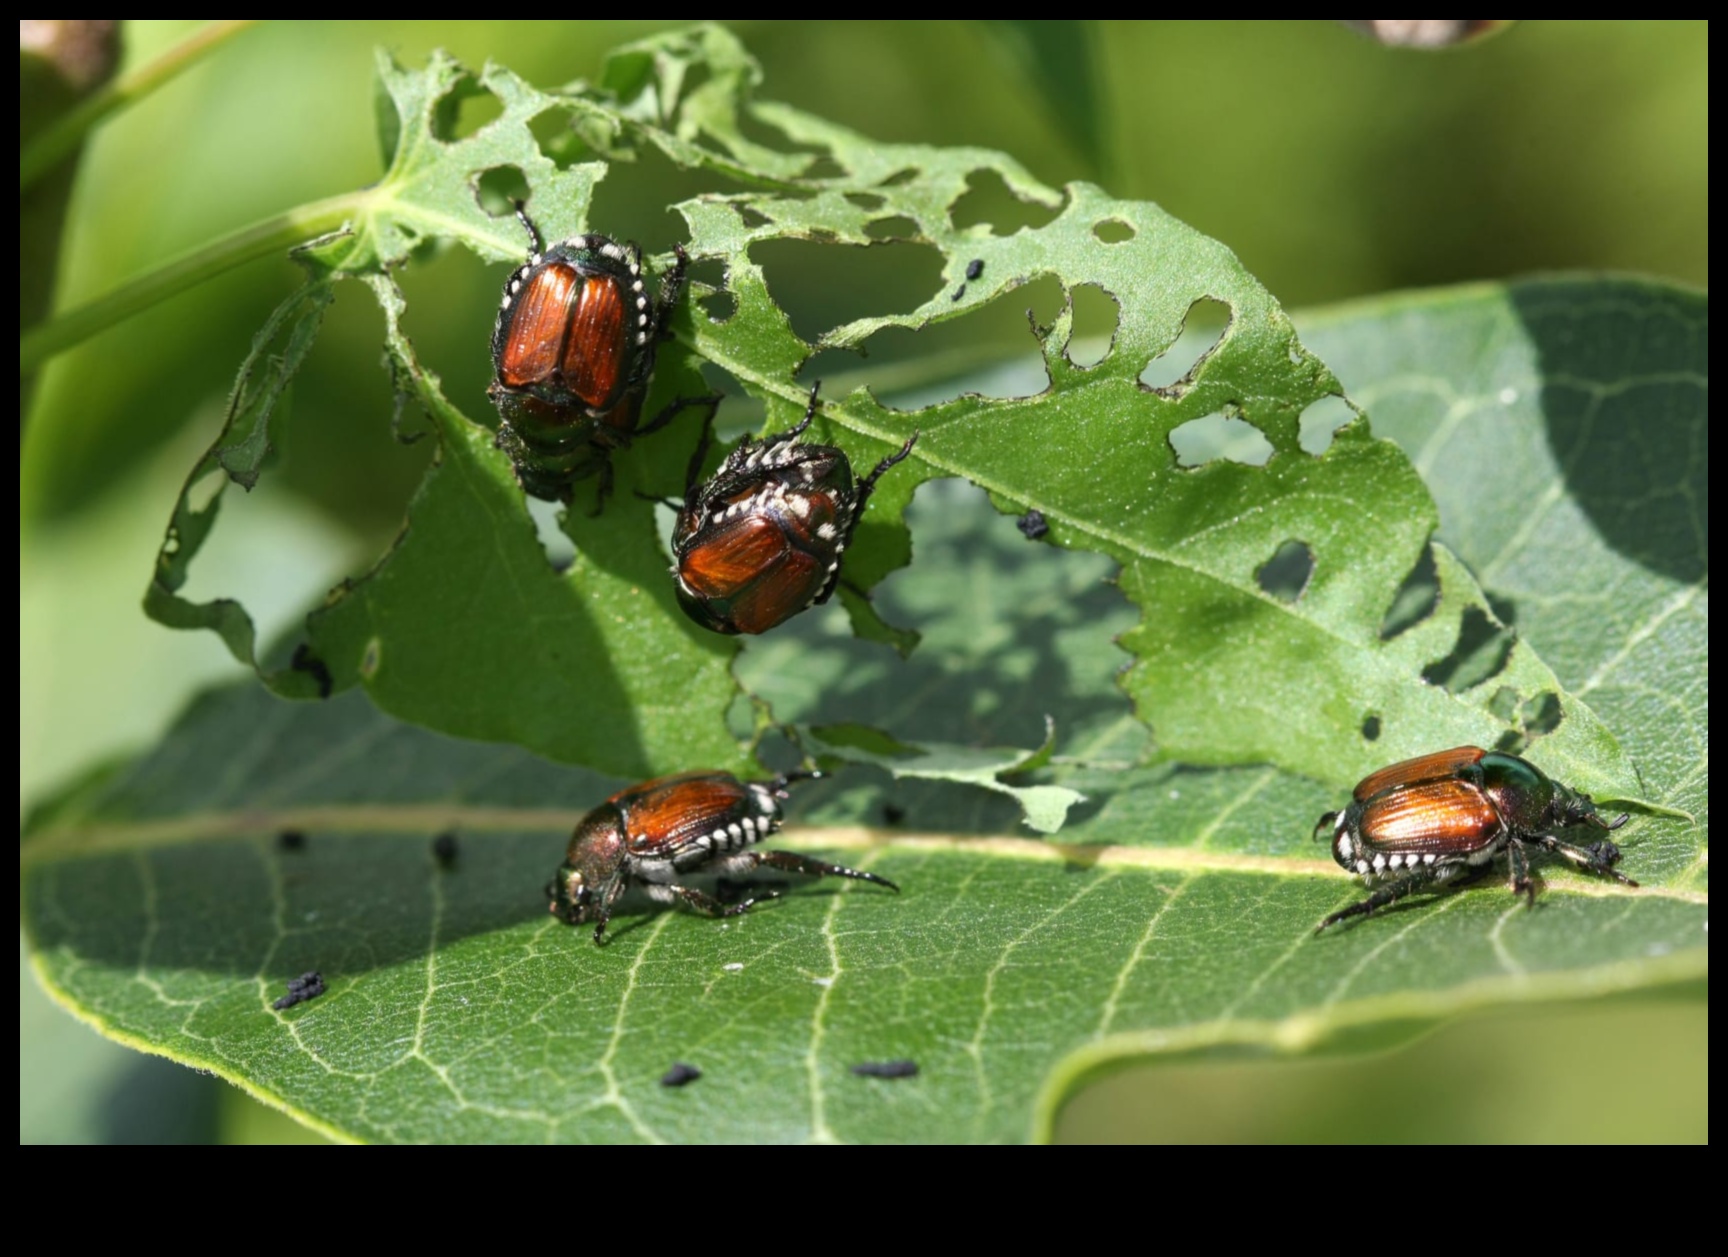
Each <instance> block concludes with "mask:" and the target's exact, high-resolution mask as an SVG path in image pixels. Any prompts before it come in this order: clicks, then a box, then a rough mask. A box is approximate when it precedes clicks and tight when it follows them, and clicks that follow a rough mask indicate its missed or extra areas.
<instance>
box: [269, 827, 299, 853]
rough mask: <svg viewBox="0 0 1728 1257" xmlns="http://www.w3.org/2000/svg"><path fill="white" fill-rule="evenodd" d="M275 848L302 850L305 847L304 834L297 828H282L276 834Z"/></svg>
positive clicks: (279, 849)
mask: <svg viewBox="0 0 1728 1257" xmlns="http://www.w3.org/2000/svg"><path fill="white" fill-rule="evenodd" d="M276 849H277V850H278V851H304V850H305V849H306V835H305V834H303V833H301V832H300V831H299V830H298V829H284V830H283V831H282V832H281V833H279V834H277V835H276Z"/></svg>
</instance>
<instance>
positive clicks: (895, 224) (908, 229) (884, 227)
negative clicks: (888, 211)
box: [864, 214, 920, 240]
mask: <svg viewBox="0 0 1728 1257" xmlns="http://www.w3.org/2000/svg"><path fill="white" fill-rule="evenodd" d="M864 234H865V235H867V236H869V237H870V238H871V239H872V240H912V239H916V238H917V237H918V236H919V234H920V232H919V229H918V223H917V221H916V220H915V219H911V218H908V217H906V215H904V214H896V215H895V216H894V217H892V218H877V219H872V220H871V221H870V222H868V223H866V224H865V225H864Z"/></svg>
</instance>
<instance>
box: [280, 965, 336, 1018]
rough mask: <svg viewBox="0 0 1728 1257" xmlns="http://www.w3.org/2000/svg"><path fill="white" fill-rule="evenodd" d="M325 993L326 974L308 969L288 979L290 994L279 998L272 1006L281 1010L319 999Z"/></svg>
mask: <svg viewBox="0 0 1728 1257" xmlns="http://www.w3.org/2000/svg"><path fill="white" fill-rule="evenodd" d="M322 994H324V975H323V974H321V973H319V972H318V971H317V970H316V969H311V970H308V971H307V972H305V973H303V974H301V975H300V976H299V977H297V978H289V979H288V994H286V995H284V996H283V997H282V998H281V999H279V1000H277V1001H276V1002H275V1003H274V1004H272V1005H270V1007H272V1008H274V1009H276V1010H277V1011H278V1012H280V1011H281V1010H282V1009H284V1008H292V1007H294V1005H296V1004H304V1003H305V1002H306V1001H307V1000H309V999H317V998H318V997H319V996H320V995H322Z"/></svg>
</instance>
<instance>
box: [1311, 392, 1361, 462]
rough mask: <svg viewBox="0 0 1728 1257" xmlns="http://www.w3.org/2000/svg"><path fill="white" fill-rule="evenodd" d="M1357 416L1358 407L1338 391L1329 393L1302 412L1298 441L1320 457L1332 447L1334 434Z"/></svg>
mask: <svg viewBox="0 0 1728 1257" xmlns="http://www.w3.org/2000/svg"><path fill="white" fill-rule="evenodd" d="M1354 418H1356V408H1355V407H1354V406H1352V405H1351V404H1350V403H1349V402H1347V401H1345V400H1344V398H1343V397H1341V396H1339V395H1338V394H1337V393H1328V394H1326V396H1324V397H1322V398H1320V399H1319V400H1318V401H1315V402H1311V403H1309V405H1308V409H1306V410H1304V411H1303V412H1302V418H1301V419H1300V421H1299V422H1300V425H1301V435H1300V436H1299V437H1298V438H1297V443H1298V444H1299V445H1301V447H1302V449H1303V450H1304V451H1305V452H1307V453H1309V454H1312V455H1314V456H1315V457H1316V458H1318V457H1319V456H1320V455H1322V454H1324V453H1325V452H1326V451H1327V450H1329V449H1331V448H1332V437H1333V434H1334V433H1336V432H1337V431H1338V429H1339V428H1342V427H1343V426H1344V425H1345V424H1347V423H1349V422H1350V421H1351V420H1352V419H1354Z"/></svg>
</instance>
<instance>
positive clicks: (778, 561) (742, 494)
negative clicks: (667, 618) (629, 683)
mask: <svg viewBox="0 0 1728 1257" xmlns="http://www.w3.org/2000/svg"><path fill="white" fill-rule="evenodd" d="M820 388H821V384H820V382H818V383H817V385H816V387H814V388H812V389H811V390H810V404H809V406H808V407H806V408H805V411H804V418H803V420H802V421H801V422H800V423H799V424H798V426H797V427H795V428H793V429H792V430H791V431H790V432H782V433H780V434H779V435H778V436H770V437H767V438H765V439H763V440H760V441H754V440H751V439H750V438H749V437H745V438H744V440H743V441H742V442H741V443H740V444H739V446H738V448H737V449H735V450H733V451H732V452H731V453H730V454H728V455H727V456H726V461H725V462H723V463H721V464H720V469H719V470H718V471H717V472H715V473H714V475H713V477H712V478H711V479H710V480H708V481H707V482H706V483H698V482H697V475H698V469H699V468H700V466H701V458H702V452H703V451H702V450H700V449H699V450H698V451H697V455H696V458H695V460H694V461H692V462H691V464H690V478H689V484H688V485H687V487H686V490H685V494H684V506H683V509H681V510H680V511H679V512H678V521H677V523H676V524H674V525H673V527H672V554H673V557H674V559H675V560H676V563H675V565H674V567H673V569H672V570H673V574H674V575H675V577H676V578H677V593H678V604H679V605H680V606H682V607H683V608H684V612H685V614H686V615H688V616H689V617H690V618H691V619H692V620H695V621H696V623H698V624H700V625H702V627H703V628H709V629H713V630H714V631H715V632H716V633H766V632H767V631H768V630H769V629H771V628H773V627H774V626H775V625H777V624H783V623H785V622H786V621H787V620H789V619H791V618H792V617H793V616H795V615H797V614H798V613H799V612H800V611H802V610H804V609H805V608H806V607H813V606H817V605H819V604H821V603H824V602H827V601H828V599H829V598H830V597H831V596H832V595H833V593H834V587H835V585H836V584H837V583H838V582H839V580H840V560H841V557H842V556H843V555H844V554H845V553H846V547H847V546H848V545H850V544H851V541H852V533H853V531H854V530H855V529H856V528H857V527H858V521H859V519H860V518H862V517H863V514H864V508H865V506H867V505H868V504H869V501H870V494H871V492H872V491H873V490H874V489H875V488H876V481H877V479H878V478H879V477H880V476H881V475H882V473H883V472H885V471H887V470H888V469H889V468H890V467H892V466H894V464H895V463H898V462H899V461H900V460H901V459H903V458H905V457H906V456H907V455H908V454H910V453H911V452H912V446H913V444H914V443H915V442H916V441H917V440H918V434H917V433H913V434H912V437H911V439H910V440H908V441H907V442H906V444H905V445H903V446H901V447H900V449H899V451H898V452H897V453H894V454H890V455H889V456H888V457H887V458H884V459H883V460H882V461H881V462H880V463H877V464H876V467H875V470H873V471H872V472H871V473H870V474H869V475H868V476H865V477H864V478H863V479H862V480H860V481H858V482H857V483H856V484H854V483H853V480H852V464H851V462H850V461H849V460H848V459H847V457H846V452H845V451H844V450H841V449H838V448H836V447H835V446H832V445H816V444H814V443H808V442H804V441H800V440H799V438H800V437H801V436H803V435H804V431H805V429H807V428H808V427H809V426H810V421H811V420H812V419H814V418H815V417H816V393H817V390H818V389H820Z"/></svg>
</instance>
